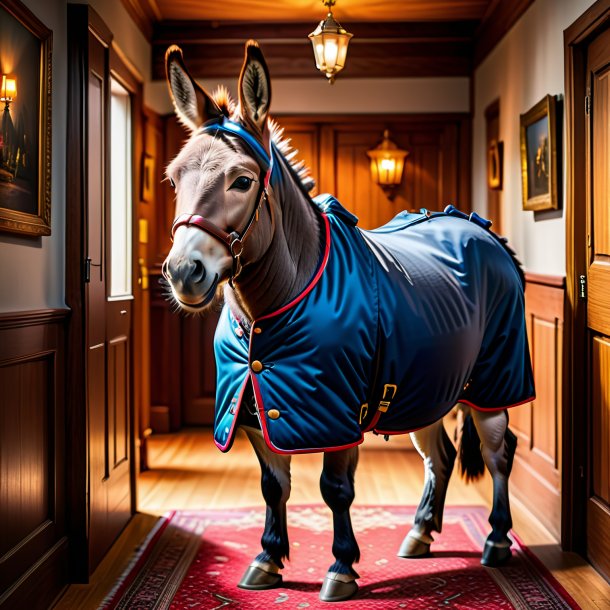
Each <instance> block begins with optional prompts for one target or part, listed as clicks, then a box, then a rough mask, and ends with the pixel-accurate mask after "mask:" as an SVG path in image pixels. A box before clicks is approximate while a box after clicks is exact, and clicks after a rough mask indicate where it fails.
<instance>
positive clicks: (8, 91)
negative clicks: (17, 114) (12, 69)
mask: <svg viewBox="0 0 610 610" xmlns="http://www.w3.org/2000/svg"><path fill="white" fill-rule="evenodd" d="M16 97H17V79H15V78H11V77H10V76H8V75H7V74H3V75H2V87H1V88H0V101H3V102H12V101H13V100H14V99H15V98H16Z"/></svg>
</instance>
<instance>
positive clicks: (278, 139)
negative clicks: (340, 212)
mask: <svg viewBox="0 0 610 610" xmlns="http://www.w3.org/2000/svg"><path fill="white" fill-rule="evenodd" d="M212 99H213V100H214V102H215V103H216V105H217V106H218V108H220V110H221V112H222V113H223V114H224V115H225V116H226V117H227V118H229V119H231V120H237V119H238V118H239V114H240V113H239V107H238V105H237V104H236V103H235V101H234V100H233V98H232V97H231V94H230V93H229V90H228V89H227V88H226V87H225V86H224V85H219V86H218V87H217V89H216V90H215V91H214V93H212ZM268 125H269V131H270V132H271V141H272V142H273V143H274V144H275V147H276V148H277V150H278V151H279V152H280V153H281V154H282V156H283V157H284V158H285V159H286V161H287V162H288V164H289V165H290V166H291V167H292V169H293V170H294V172H295V174H296V176H297V178H298V179H299V181H300V182H301V184H302V185H303V187H304V188H305V190H306V191H311V189H312V188H313V186H314V182H313V179H312V177H311V170H310V169H309V167H307V165H305V162H304V161H302V160H300V159H297V155H298V153H299V151H298V150H297V149H296V148H295V147H294V146H293V145H292V143H291V140H290V138H288V137H286V136H285V135H284V128H283V127H282V126H281V125H280V124H279V123H278V122H277V121H276V120H275V119H271V118H270V119H269V122H268Z"/></svg>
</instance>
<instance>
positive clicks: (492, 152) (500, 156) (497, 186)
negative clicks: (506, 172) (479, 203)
mask: <svg viewBox="0 0 610 610" xmlns="http://www.w3.org/2000/svg"><path fill="white" fill-rule="evenodd" d="M503 162H504V142H498V141H497V140H492V141H491V142H490V143H489V148H488V150H487V186H488V187H489V188H490V189H493V190H496V191H501V190H502V173H503V171H502V170H503V168H502V164H503Z"/></svg>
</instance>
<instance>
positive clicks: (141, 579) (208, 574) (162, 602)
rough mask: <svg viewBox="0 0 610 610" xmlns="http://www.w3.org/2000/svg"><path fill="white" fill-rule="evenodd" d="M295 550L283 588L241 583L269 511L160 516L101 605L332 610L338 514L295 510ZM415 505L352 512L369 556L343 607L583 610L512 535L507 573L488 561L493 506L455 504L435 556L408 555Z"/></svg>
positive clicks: (322, 509) (360, 609)
mask: <svg viewBox="0 0 610 610" xmlns="http://www.w3.org/2000/svg"><path fill="white" fill-rule="evenodd" d="M288 515H289V519H288V523H289V526H288V530H289V536H290V556H291V560H290V561H289V562H288V563H287V566H286V569H285V570H284V571H283V573H284V584H283V586H282V587H281V588H277V589H273V590H270V591H244V590H242V589H238V588H237V587H236V584H237V582H238V581H239V579H240V578H241V575H242V573H243V572H244V570H245V569H246V567H247V566H248V565H249V563H250V561H251V560H252V559H253V558H254V557H255V556H256V555H257V554H258V553H259V551H260V537H261V533H262V530H263V523H264V510H263V508H262V507H261V508H256V509H236V510H226V511H196V512H189V511H177V512H173V513H171V514H170V515H168V516H166V517H164V518H162V519H160V521H159V523H158V524H157V526H156V527H155V529H154V530H153V532H151V534H150V535H149V536H148V538H147V539H146V540H145V541H144V543H143V544H142V545H141V547H140V549H138V552H137V553H136V556H135V557H134V558H133V560H132V562H131V564H130V566H129V567H128V569H127V570H126V571H125V573H124V574H123V576H122V577H121V579H120V581H119V583H117V585H116V587H115V589H114V591H113V592H112V593H111V594H110V595H109V596H108V598H107V599H106V600H105V601H104V602H103V603H102V605H101V608H112V609H114V608H129V609H132V610H133V609H138V610H144V609H159V608H171V609H174V610H185V609H187V608H188V609H190V608H197V609H202V610H213V609H214V610H220V609H226V610H231V609H232V608H247V609H261V610H262V609H265V610H267V609H269V608H276V607H277V608H278V609H281V610H287V609H289V608H290V609H297V610H302V609H304V608H308V609H314V608H325V609H326V610H328V608H330V607H332V606H333V605H332V604H328V603H322V602H320V601H319V600H318V591H319V589H320V585H321V583H322V580H323V578H324V575H325V573H326V571H327V569H328V567H329V566H330V565H331V563H332V562H333V558H332V554H331V546H332V532H331V527H332V524H331V513H330V511H329V509H327V508H326V507H322V506H296V507H295V506H289V511H288ZM413 515H414V509H413V508H402V507H394V506H392V507H389V506H388V507H362V506H356V507H353V508H352V521H353V524H354V529H355V531H356V535H357V538H358V543H359V545H360V550H361V554H362V559H361V561H360V563H359V564H358V565H357V566H356V567H357V570H358V572H359V573H360V576H361V578H360V580H359V581H358V582H359V585H360V591H359V592H358V595H357V596H356V597H355V598H354V599H353V600H350V601H347V602H341V603H340V604H339V605H338V606H337V607H339V608H340V609H341V610H356V609H357V610H388V609H390V608H409V609H410V610H420V609H424V608H425V609H429V608H460V609H474V608H485V609H486V610H491V609H497V608H502V609H505V608H515V609H518V610H532V609H556V608H579V606H578V605H577V604H576V602H575V601H574V600H573V599H572V598H571V597H570V596H569V595H568V593H567V592H566V591H565V590H564V589H563V587H562V586H561V585H560V584H559V583H558V582H557V580H555V578H554V577H553V576H552V575H551V574H550V573H549V572H548V570H547V569H546V568H545V567H544V566H543V565H542V564H541V563H540V562H539V561H538V560H537V559H536V558H535V557H534V556H533V554H532V553H531V552H530V551H529V550H528V549H527V548H526V547H525V546H524V545H523V544H522V543H521V542H520V541H519V539H518V538H517V537H516V536H514V535H513V536H512V538H513V540H514V544H513V558H512V559H511V561H510V562H509V564H508V565H507V566H505V567H504V568H502V569H490V568H484V567H482V566H481V565H480V563H479V561H480V557H481V549H482V548H483V543H484V541H485V537H486V535H487V532H488V530H489V525H488V523H487V517H488V510H487V509H484V508H479V507H462V508H457V507H448V508H447V509H446V510H445V523H444V527H443V533H442V534H439V535H438V536H436V541H435V543H434V545H433V547H432V548H433V551H434V555H433V556H432V557H430V558H426V559H411V560H409V559H399V558H398V557H396V551H397V550H398V547H399V545H400V542H401V540H402V538H403V536H404V535H405V534H406V533H407V531H408V530H409V527H410V525H411V523H412V522H413Z"/></svg>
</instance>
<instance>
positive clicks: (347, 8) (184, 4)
mask: <svg viewBox="0 0 610 610" xmlns="http://www.w3.org/2000/svg"><path fill="white" fill-rule="evenodd" d="M146 2H147V3H148V4H149V5H150V7H151V8H152V10H153V11H154V13H155V15H156V17H157V20H159V21H162V20H193V19H195V20H200V21H227V20H239V21H288V22H291V21H293V22H294V21H311V22H312V23H314V22H315V20H316V19H321V18H323V17H324V14H325V11H326V7H325V6H324V5H323V3H322V1H321V0H275V1H272V0H254V1H248V0H223V1H222V2H202V1H201V0H146ZM490 4H495V1H494V0H402V1H396V0H337V4H336V5H335V7H334V8H333V13H334V15H335V17H336V19H337V20H338V21H342V20H344V21H346V22H348V21H437V20H438V21H456V20H468V19H475V20H481V19H483V18H484V16H485V13H486V11H487V9H488V7H489V6H490Z"/></svg>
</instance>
